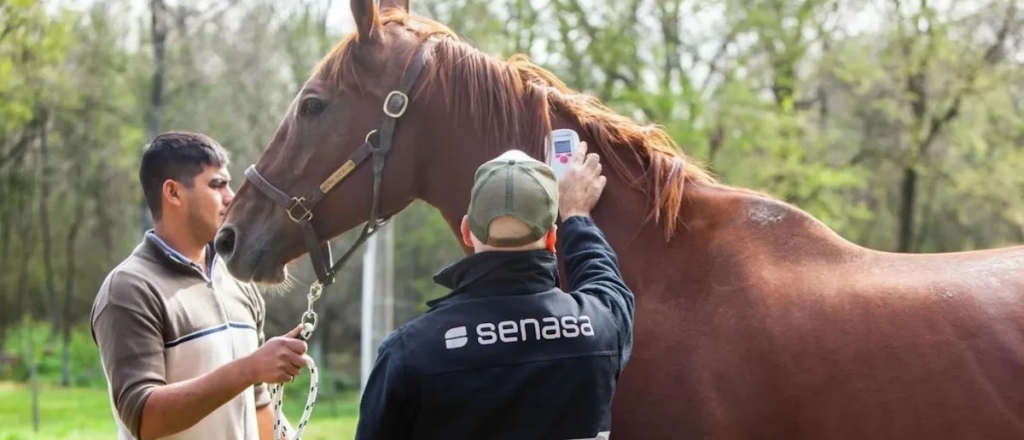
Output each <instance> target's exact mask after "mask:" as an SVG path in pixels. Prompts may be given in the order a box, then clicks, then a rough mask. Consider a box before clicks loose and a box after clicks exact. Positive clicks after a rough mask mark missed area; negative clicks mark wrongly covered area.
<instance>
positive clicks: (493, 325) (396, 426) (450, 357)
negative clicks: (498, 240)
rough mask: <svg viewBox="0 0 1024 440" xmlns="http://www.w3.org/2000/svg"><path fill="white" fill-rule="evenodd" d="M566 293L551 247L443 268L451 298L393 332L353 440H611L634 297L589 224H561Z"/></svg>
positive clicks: (576, 220) (481, 256)
mask: <svg viewBox="0 0 1024 440" xmlns="http://www.w3.org/2000/svg"><path fill="white" fill-rule="evenodd" d="M558 243H559V254H560V256H561V258H562V261H563V262H564V264H565V269H566V274H567V276H568V285H567V287H568V290H569V292H568V293H566V292H563V291H562V290H560V289H559V288H558V285H559V283H558V265H557V261H556V258H555V255H553V254H552V253H551V252H549V251H547V250H538V251H526V252H483V253H478V254H474V255H471V256H468V257H466V258H464V259H462V260H460V261H459V262H456V263H455V264H452V265H451V266H448V267H447V268H445V269H443V270H442V271H441V272H439V273H438V274H437V275H436V276H435V277H434V280H435V282H437V283H439V284H441V285H443V286H446V287H448V288H449V289H451V290H452V292H451V293H450V294H449V295H447V296H445V297H443V298H439V299H436V300H432V301H430V302H428V303H427V304H428V305H429V306H430V310H429V311H427V312H426V313H425V314H423V315H422V316H419V317H417V318H416V319H414V320H412V321H410V322H408V323H407V324H405V325H403V326H402V327H401V328H399V329H398V330H396V331H394V332H392V333H391V334H389V335H388V336H387V337H386V338H385V339H384V341H383V342H382V343H381V345H380V348H379V350H378V355H377V356H378V357H377V361H376V364H375V365H374V368H373V371H372V372H371V374H370V377H369V380H368V383H367V384H366V388H365V390H364V392H363V397H362V402H361V404H360V414H359V425H358V428H357V433H356V439H357V440H406V439H409V440H428V439H429V440H434V439H437V440H441V439H444V440H461V439H466V440H470V439H472V440H502V439H509V440H512V439H514V440H565V439H594V438H606V437H607V436H608V435H609V434H608V433H609V432H610V431H611V402H612V397H613V395H614V393H615V386H616V383H617V381H618V378H619V374H620V373H621V372H622V370H623V368H625V366H626V362H627V361H628V359H629V354H630V350H631V348H632V345H633V294H632V292H630V291H629V289H628V288H627V287H626V285H625V283H624V282H623V280H622V277H621V275H620V273H619V269H618V261H617V257H616V255H615V253H614V251H613V250H612V248H611V246H609V245H608V243H607V241H606V240H605V238H604V236H603V235H602V234H601V232H600V230H598V228H597V227H596V226H595V225H594V223H593V221H592V220H591V219H589V218H586V217H578V216H577V217H570V218H568V219H566V220H565V221H563V222H562V225H561V226H560V227H559V237H558Z"/></svg>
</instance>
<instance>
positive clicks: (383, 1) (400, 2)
mask: <svg viewBox="0 0 1024 440" xmlns="http://www.w3.org/2000/svg"><path fill="white" fill-rule="evenodd" d="M380 8H381V9H382V10H383V9H384V8H398V9H401V10H403V11H405V12H409V0H380Z"/></svg>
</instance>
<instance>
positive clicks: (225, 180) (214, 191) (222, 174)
mask: <svg viewBox="0 0 1024 440" xmlns="http://www.w3.org/2000/svg"><path fill="white" fill-rule="evenodd" d="M230 183H231V176H230V175H229V174H228V170H227V168H224V167H213V166H207V167H205V168H204V169H203V172H201V173H199V175H197V176H196V177H195V179H194V180H193V182H192V188H191V189H190V190H188V191H187V196H186V197H187V200H185V204H184V205H185V206H186V207H187V210H188V216H187V218H188V224H189V229H190V230H191V231H192V234H193V236H194V237H195V238H196V239H197V240H198V241H200V242H202V243H206V242H209V241H212V240H213V237H214V236H215V235H216V234H217V230H218V229H219V228H220V225H221V223H223V222H224V214H225V213H227V209H228V205H229V204H231V199H232V198H233V197H234V196H235V192H234V191H232V190H231V186H230Z"/></svg>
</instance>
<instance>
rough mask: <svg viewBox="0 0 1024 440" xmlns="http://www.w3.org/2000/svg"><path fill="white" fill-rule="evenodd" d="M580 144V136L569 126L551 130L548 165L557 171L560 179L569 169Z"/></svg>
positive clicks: (556, 174) (556, 173)
mask: <svg viewBox="0 0 1024 440" xmlns="http://www.w3.org/2000/svg"><path fill="white" fill-rule="evenodd" d="M579 145H580V136H579V135H578V134H576V132H575V131H573V130H570V129H568V128H560V129H558V130H554V131H552V132H551V137H550V138H549V139H548V165H549V166H551V169H553V170H554V171H555V177H557V178H558V179H559V180H561V179H562V175H564V174H565V171H566V170H568V169H569V161H570V160H572V155H573V153H575V152H576V148H577V147H579Z"/></svg>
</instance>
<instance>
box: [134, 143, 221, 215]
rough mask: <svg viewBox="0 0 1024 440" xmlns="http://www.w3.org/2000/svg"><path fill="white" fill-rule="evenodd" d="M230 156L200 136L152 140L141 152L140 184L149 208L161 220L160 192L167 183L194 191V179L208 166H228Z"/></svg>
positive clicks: (219, 146)
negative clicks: (169, 181)
mask: <svg viewBox="0 0 1024 440" xmlns="http://www.w3.org/2000/svg"><path fill="white" fill-rule="evenodd" d="M228 163H229V161H228V154H227V151H225V150H224V147H222V146H221V145H220V144H219V143H218V142H217V141H215V140H213V139H212V138H210V137H209V136H206V135H204V134H200V133H189V132H181V131H174V132H167V133H162V134H160V135H159V136H157V137H156V138H154V139H153V141H152V142H150V143H149V145H147V146H146V149H145V150H144V151H143V152H142V163H141V165H140V166H139V182H140V183H142V194H143V196H145V198H146V204H147V205H148V206H149V210H150V212H152V213H153V220H154V221H156V220H159V219H160V214H161V213H162V205H161V200H162V196H161V195H160V193H161V191H162V190H161V188H162V187H163V184H164V182H165V181H166V180H167V179H171V180H176V181H178V182H181V183H182V184H184V185H185V186H186V187H188V188H192V185H193V184H194V183H195V177H196V176H198V175H199V173H201V172H202V171H203V168H204V167H206V166H227V165H228Z"/></svg>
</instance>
